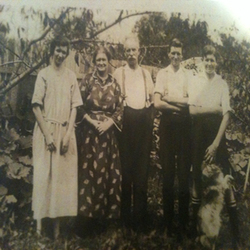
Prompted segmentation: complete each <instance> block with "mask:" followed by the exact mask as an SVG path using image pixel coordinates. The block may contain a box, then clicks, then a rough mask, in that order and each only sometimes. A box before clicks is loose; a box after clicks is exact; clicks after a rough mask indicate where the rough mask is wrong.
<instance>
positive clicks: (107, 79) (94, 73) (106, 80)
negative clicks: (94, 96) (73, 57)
mask: <svg viewBox="0 0 250 250" xmlns="http://www.w3.org/2000/svg"><path fill="white" fill-rule="evenodd" d="M92 76H93V78H95V79H98V80H99V81H101V82H103V83H105V82H110V81H112V79H113V77H112V75H111V74H110V73H108V77H107V78H106V79H105V81H103V80H102V79H101V78H100V77H99V76H98V74H97V70H94V72H93V74H92Z"/></svg>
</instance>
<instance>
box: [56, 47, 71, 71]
mask: <svg viewBox="0 0 250 250" xmlns="http://www.w3.org/2000/svg"><path fill="white" fill-rule="evenodd" d="M67 52H68V47H67V46H56V47H55V50H54V55H53V61H54V63H55V65H56V66H57V67H59V66H60V65H61V64H62V63H63V61H64V60H65V58H66V57H67Z"/></svg>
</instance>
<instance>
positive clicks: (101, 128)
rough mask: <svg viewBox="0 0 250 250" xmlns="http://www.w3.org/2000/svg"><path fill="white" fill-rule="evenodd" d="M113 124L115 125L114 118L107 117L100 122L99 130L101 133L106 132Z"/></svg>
mask: <svg viewBox="0 0 250 250" xmlns="http://www.w3.org/2000/svg"><path fill="white" fill-rule="evenodd" d="M112 125H113V120H112V119H111V118H107V120H106V121H104V122H100V123H99V125H98V126H97V131H98V132H99V135H102V134H103V133H105V132H106V131H107V130H108V129H109V128H110V127H111V126H112Z"/></svg>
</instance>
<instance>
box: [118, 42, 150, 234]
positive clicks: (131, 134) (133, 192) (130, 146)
mask: <svg viewBox="0 0 250 250" xmlns="http://www.w3.org/2000/svg"><path fill="white" fill-rule="evenodd" d="M124 47H125V56H126V59H127V64H126V66H124V67H120V68H118V69H117V70H116V71H115V72H114V77H115V79H116V80H117V81H118V83H119V84H120V86H121V90H122V95H123V98H124V115H123V130H122V134H121V138H120V144H119V146H120V153H121V164H122V201H121V217H122V220H123V222H124V224H125V226H131V225H132V224H133V225H132V226H133V228H134V229H135V230H138V229H143V228H144V226H145V225H144V222H145V221H146V215H147V179H148V165H149V156H150V147H151V141H152V126H153V112H152V111H153V109H152V102H153V98H152V96H153V81H152V78H151V76H150V73H149V72H148V71H147V70H145V69H143V68H141V67H140V66H139V64H138V57H139V53H140V51H139V41H138V39H137V38H135V37H128V38H127V39H126V41H125V44H124ZM132 197H133V214H131V207H132V206H131V205H132V203H131V199H132ZM132 222H133V223H132Z"/></svg>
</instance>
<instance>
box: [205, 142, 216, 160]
mask: <svg viewBox="0 0 250 250" xmlns="http://www.w3.org/2000/svg"><path fill="white" fill-rule="evenodd" d="M217 149H218V146H217V145H216V144H214V143H212V144H211V145H210V146H209V147H208V148H207V150H206V152H205V161H206V162H208V163H212V162H214V161H215V157H216V153H217Z"/></svg>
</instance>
